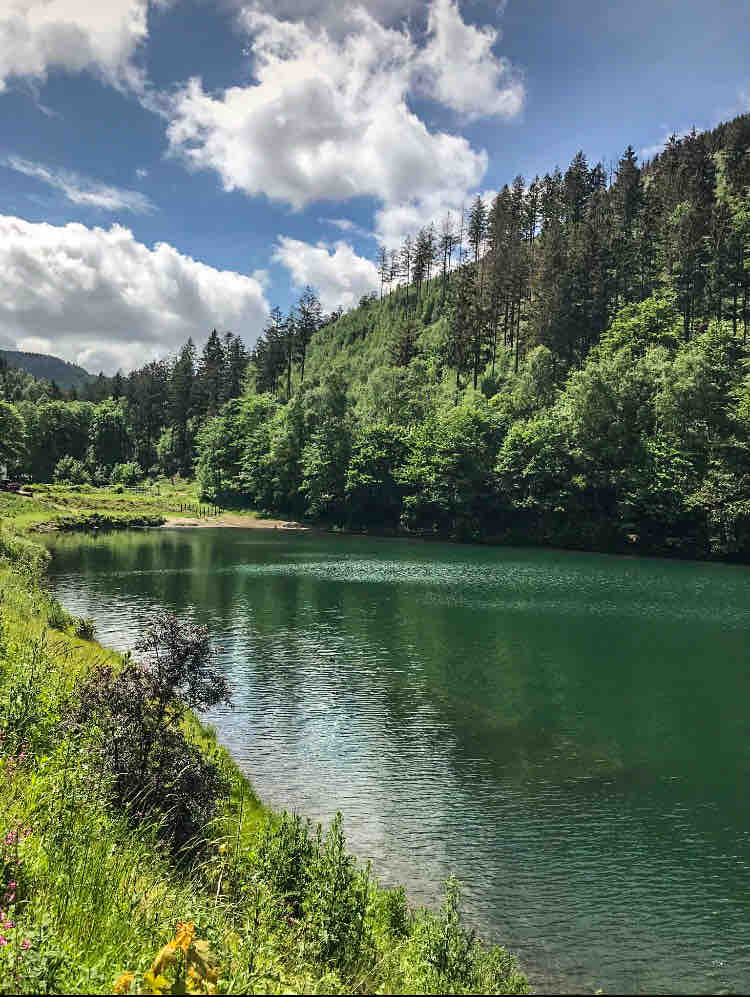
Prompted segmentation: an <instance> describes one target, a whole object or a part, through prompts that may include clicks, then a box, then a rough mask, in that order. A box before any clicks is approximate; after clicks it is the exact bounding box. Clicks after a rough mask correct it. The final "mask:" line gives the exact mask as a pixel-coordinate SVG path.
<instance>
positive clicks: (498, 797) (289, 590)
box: [54, 529, 750, 993]
mask: <svg viewBox="0 0 750 997" xmlns="http://www.w3.org/2000/svg"><path fill="white" fill-rule="evenodd" d="M54 548H55V554H56V557H55V562H54V575H55V583H56V587H57V590H58V594H59V597H60V599H61V601H62V602H63V603H64V604H65V605H66V606H67V607H68V608H69V609H70V610H71V611H72V612H75V613H79V614H84V615H91V616H93V617H94V618H95V619H96V621H97V624H98V634H99V636H100V639H101V640H102V641H103V642H104V643H108V644H111V645H113V646H116V647H118V648H124V647H128V646H132V644H133V642H134V640H135V639H136V637H137V635H138V633H139V631H140V628H141V626H142V623H143V621H144V619H145V618H146V617H147V615H148V613H149V611H150V610H152V609H153V608H154V607H155V606H166V607H168V608H169V609H171V610H173V611H176V612H178V613H181V614H186V615H187V616H190V617H193V618H196V619H198V620H200V621H203V622H205V623H207V624H208V625H209V626H210V628H211V630H212V632H213V633H214V635H215V638H216V641H217V643H218V644H219V645H220V646H221V648H222V651H221V662H222V667H223V668H225V669H226V671H227V673H228V674H229V676H230V677H231V679H232V681H233V683H234V688H235V690H236V696H235V706H234V708H233V709H232V710H231V711H225V712H221V713H216V714H215V715H212V716H211V717H210V719H211V720H212V722H214V723H215V724H216V725H217V727H218V729H219V731H220V735H221V738H222V740H223V741H224V743H225V744H226V745H227V746H228V747H229V748H230V750H231V752H232V753H233V755H234V757H235V758H236V759H237V761H238V762H239V763H240V764H241V765H242V767H243V768H244V769H245V770H246V771H247V772H248V774H249V775H250V777H251V779H252V781H253V783H254V784H255V786H256V788H257V790H258V792H259V794H260V796H261V797H262V798H263V799H264V800H265V801H266V802H267V803H269V804H271V805H273V806H275V807H288V808H293V809H295V810H298V811H301V812H303V813H305V814H308V815H309V816H311V817H313V818H317V819H326V820H327V819H329V818H330V817H331V816H332V815H333V814H334V813H335V811H336V810H337V809H339V808H340V809H341V810H342V811H343V813H344V815H345V824H346V827H347V830H348V837H349V841H350V844H351V847H352V849H353V851H355V852H356V853H357V854H359V855H361V856H363V857H367V858H371V859H372V860H373V862H374V865H375V870H376V872H377V874H378V875H379V877H380V878H381V880H382V881H384V882H389V881H395V880H401V881H403V882H405V884H406V885H407V887H408V890H409V893H410V896H411V898H412V899H413V900H416V901H423V902H427V903H433V904H434V903H436V902H437V899H438V897H439V893H440V883H441V880H442V879H443V878H444V877H445V876H446V875H447V874H448V873H449V872H455V873H456V874H457V875H458V876H459V878H460V879H461V880H462V882H463V883H464V886H465V894H464V903H465V908H466V910H467V912H468V914H469V917H470V919H471V920H472V922H473V923H475V924H476V925H477V926H478V927H479V928H480V930H481V931H482V932H483V933H484V934H485V935H486V936H489V937H491V938H492V939H494V940H497V941H502V942H503V943H505V944H507V945H509V946H510V947H511V948H513V949H515V950H516V951H517V952H518V953H519V954H520V956H521V958H522V961H523V963H524V965H525V967H526V969H527V971H528V972H529V974H530V976H531V980H532V983H533V985H534V987H535V988H536V989H538V990H546V991H552V992H555V991H561V990H562V991H568V992H570V991H573V992H589V993H592V992H593V991H594V990H595V989H596V988H598V987H602V988H604V990H605V992H607V993H618V992H619V993H623V992H626V993H634V992H652V993H654V992H661V993H675V992H681V993H690V992H698V991H701V992H717V991H724V992H737V993H746V992H747V991H748V989H750V820H749V818H750V802H749V794H748V776H749V775H750V708H749V704H750V669H748V648H749V647H750V644H749V643H748V637H749V635H750V605H749V603H748V582H749V581H750V569H748V568H744V567H735V566H727V565H715V564H697V563H688V562H676V561H662V560H657V559H637V558H617V557H608V556H605V555H595V554H578V553H566V552H559V551H541V550H521V549H507V548H506V549H498V548H493V549H486V548H478V547H467V546H452V545H445V544H427V543H419V542H409V541H399V540H378V539H369V538H368V539H365V538H352V537H334V536H311V535H305V534H290V533H284V532H277V531H245V530H213V529H201V530H193V531H184V530H183V531H176V530H175V531H167V530H162V531H152V532H138V533H126V534H113V535H110V536H103V537H98V538H95V539H86V538H84V539H82V538H77V537H68V538H60V539H59V540H57V541H55V542H54Z"/></svg>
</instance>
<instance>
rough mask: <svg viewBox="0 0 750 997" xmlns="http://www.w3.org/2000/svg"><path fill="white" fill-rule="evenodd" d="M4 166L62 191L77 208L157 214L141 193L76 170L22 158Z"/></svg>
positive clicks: (1, 161)
mask: <svg viewBox="0 0 750 997" xmlns="http://www.w3.org/2000/svg"><path fill="white" fill-rule="evenodd" d="M0 166H5V167H7V169H9V170H15V171H16V172H17V173H23V174H24V176H27V177H33V178H34V179H36V180H41V182H42V183H46V184H48V185H49V186H50V187H54V188H55V189H56V190H60V191H62V193H63V194H64V195H65V197H67V199H68V200H69V201H72V202H73V204H82V205H85V206H86V207H89V208H100V209H101V210H103V211H131V212H133V213H135V214H148V213H150V212H152V211H154V210H155V205H154V204H153V203H152V202H151V201H150V200H149V199H148V198H147V197H146V195H145V194H141V193H140V192H139V191H137V190H127V189H126V188H124V187H113V186H110V185H108V184H103V183H99V182H98V181H96V180H90V179H89V178H88V177H83V176H81V175H80V173H75V172H73V171H72V170H55V169H51V168H50V167H48V166H44V165H43V164H42V163H34V162H31V161H30V160H28V159H22V158H21V157H20V156H7V157H4V158H0Z"/></svg>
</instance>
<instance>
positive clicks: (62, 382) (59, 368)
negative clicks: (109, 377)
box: [0, 350, 93, 389]
mask: <svg viewBox="0 0 750 997" xmlns="http://www.w3.org/2000/svg"><path fill="white" fill-rule="evenodd" d="M0 363H4V364H5V365H6V366H7V367H10V368H12V369H15V370H24V371H26V373H27V374H31V375H32V376H33V377H36V378H43V379H44V380H46V381H50V382H51V383H54V384H56V385H57V386H58V387H60V388H63V389H65V388H73V387H75V388H80V387H82V386H83V385H84V384H86V383H87V382H88V381H91V380H92V379H93V375H91V374H89V372H88V371H87V370H84V369H83V367H79V366H78V364H74V363H69V362H68V361H67V360H61V359H60V357H53V356H50V355H49V354H48V353H24V352H22V351H21V350H0Z"/></svg>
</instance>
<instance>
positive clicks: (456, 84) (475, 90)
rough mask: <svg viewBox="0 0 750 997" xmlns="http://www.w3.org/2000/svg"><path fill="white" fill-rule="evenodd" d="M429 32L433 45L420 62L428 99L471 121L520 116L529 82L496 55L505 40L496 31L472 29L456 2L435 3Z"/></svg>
mask: <svg viewBox="0 0 750 997" xmlns="http://www.w3.org/2000/svg"><path fill="white" fill-rule="evenodd" d="M427 31H428V41H427V45H426V46H425V48H424V49H422V51H421V52H420V53H419V54H418V56H417V57H416V72H417V77H418V80H419V85H420V88H421V90H422V91H423V92H424V94H425V95H426V96H428V97H431V98H432V99H433V100H436V101H438V102H439V103H441V104H443V105H445V106H446V107H450V108H451V109H452V110H454V111H458V112H459V113H460V114H462V115H464V116H465V117H466V118H468V119H474V118H480V117H491V116H498V117H503V118H514V117H516V116H517V115H518V114H519V113H520V111H521V109H522V107H523V102H524V97H525V88H524V84H523V80H522V79H521V76H520V74H519V72H518V70H516V69H515V68H514V67H513V65H512V64H511V63H510V61H509V60H508V59H506V58H504V57H502V56H497V55H495V54H494V52H493V51H492V49H493V46H494V45H495V44H496V42H497V41H498V40H499V37H500V36H499V32H498V31H497V30H496V29H495V28H492V27H489V26H487V27H482V28H477V27H475V26H474V25H473V24H467V23H466V22H465V21H464V20H463V18H462V17H461V12H460V10H459V8H458V4H457V3H455V2H454V0H434V2H433V3H432V5H431V6H430V9H429V15H428V20H427Z"/></svg>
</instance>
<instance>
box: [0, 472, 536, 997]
mask: <svg viewBox="0 0 750 997" xmlns="http://www.w3.org/2000/svg"><path fill="white" fill-rule="evenodd" d="M52 494H53V496H54V499H55V501H57V499H60V498H68V497H70V491H68V492H63V491H61V490H58V491H54V492H53V493H52ZM79 494H80V493H75V495H76V498H78V496H79ZM84 495H85V497H86V498H87V499H90V500H91V501H94V500H96V501H101V495H100V494H99V493H97V495H96V496H89V494H88V493H84ZM7 498H8V497H7V496H3V509H4V514H5V515H6V517H7V511H5V510H7V509H8V508H9V507H10V509H11V512H12V513H13V521H14V522H18V520H19V518H21V519H23V517H19V516H18V514H17V513H16V511H15V510H16V508H17V507H16V506H15V505H14V502H17V501H22V500H19V499H17V498H16V499H14V500H11V502H8V501H7ZM112 498H113V501H115V500H117V501H120V500H121V496H113V497H112ZM166 498H167V500H168V501H171V502H174V501H175V500H176V499H175V496H174V495H171V496H167V497H166ZM139 500H140V496H139ZM29 501H30V502H32V503H33V504H34V508H33V509H32V510H30V511H28V512H27V513H26V514H25V515H27V516H31V517H32V518H31V520H29V519H26V520H25V522H26V523H29V522H31V524H32V525H33V524H34V522H37V520H35V519H34V518H33V517H34V516H37V515H39V516H41V515H42V514H45V513H47V512H48V507H47V506H46V505H45V502H46V501H48V499H47V496H46V495H45V496H44V497H42V496H41V495H40V496H38V497H35V498H34V499H33V500H29ZM177 501H178V502H179V499H177ZM60 504H62V503H60ZM72 508H75V509H81V508H82V506H72ZM97 508H99V509H101V505H99V506H98V507H97ZM162 508H163V506H162ZM89 509H91V506H89ZM110 511H111V509H110ZM48 558H49V555H48V554H46V552H45V551H44V550H43V548H41V547H40V546H39V545H38V544H36V543H35V542H34V541H33V540H32V539H30V538H28V537H22V536H18V535H17V534H14V533H11V532H10V530H8V529H7V527H6V529H5V530H4V531H3V532H2V533H0V939H2V941H0V993H106V992H112V990H113V987H114V984H115V980H120V983H119V988H120V992H132V993H152V992H153V993H177V992H186V991H187V992H214V989H215V991H216V992H219V993H442V992H457V993H458V992H472V993H474V992H487V993H489V992H494V993H523V992H526V987H527V984H526V980H525V977H524V976H523V974H522V973H521V972H520V970H519V969H518V967H517V965H516V963H515V961H514V960H513V959H512V957H511V956H509V955H508V954H507V953H506V952H505V951H504V950H502V949H486V948H485V947H483V946H481V945H479V944H477V943H474V942H472V941H471V936H470V935H469V934H468V933H467V932H466V931H465V929H464V928H463V927H462V925H461V923H460V918H459V915H458V906H457V905H458V898H457V894H456V892H455V887H454V886H453V885H451V886H449V889H448V894H447V897H446V900H445V902H444V905H443V908H442V909H441V912H440V913H439V914H431V913H428V912H427V911H424V910H419V911H409V910H408V908H407V907H406V903H405V898H404V894H403V891H402V890H384V889H382V888H380V887H379V886H378V885H377V883H376V882H375V880H374V879H373V878H372V877H371V876H370V875H369V873H368V872H366V871H365V870H363V869H362V868H361V867H360V866H359V865H357V863H355V861H354V860H353V859H352V858H351V857H350V856H348V854H347V853H346V851H345V848H344V840H343V836H342V833H341V828H340V825H339V824H338V823H337V822H334V825H333V827H332V829H331V831H329V833H328V834H327V835H326V836H323V835H321V834H320V833H319V834H318V835H317V837H316V835H315V833H314V831H312V832H311V833H308V832H307V831H305V830H304V824H303V823H301V822H299V821H297V822H295V821H294V820H292V819H291V818H289V817H287V816H281V817H279V816H278V815H275V814H272V813H269V812H268V811H267V810H266V809H265V808H264V807H263V806H262V804H261V803H260V801H259V800H258V799H257V797H256V796H255V794H254V792H253V790H252V787H251V786H250V784H249V783H248V781H247V780H246V779H245V777H244V776H243V775H242V773H241V772H240V771H239V770H238V769H237V767H236V766H235V765H234V763H233V762H232V760H231V759H230V757H229V755H228V754H227V752H226V751H225V749H224V748H223V747H221V745H219V744H218V742H217V740H216V735H215V733H214V732H213V731H212V730H211V729H210V728H208V727H206V726H205V725H202V724H201V723H200V722H199V721H198V720H197V718H195V717H194V716H192V715H188V718H187V720H186V722H185V732H186V734H187V736H188V738H189V739H190V740H191V741H193V742H194V743H195V744H196V745H197V746H198V747H199V748H200V750H201V751H202V752H203V753H204V754H205V755H207V756H209V757H211V758H212V759H213V760H214V761H215V762H216V763H217V764H218V765H219V766H220V768H221V770H222V771H223V773H224V775H225V777H226V780H227V784H228V786H229V790H228V793H227V795H226V798H224V799H222V800H220V801H219V806H218V809H217V816H216V819H215V820H214V821H213V822H212V823H211V825H210V826H209V827H206V828H205V832H204V841H203V843H202V847H201V850H200V858H199V860H197V861H193V862H192V863H191V864H190V865H186V864H182V865H181V864H178V863H176V861H175V860H174V858H172V857H170V855H169V853H168V852H167V851H166V850H165V847H164V846H163V844H162V843H161V839H160V837H159V833H158V827H155V826H154V825H153V824H149V823H147V822H144V821H143V819H141V820H140V821H139V822H134V820H133V819H129V817H128V815H127V814H125V813H118V812H116V811H114V810H113V808H112V806H111V804H110V802H109V800H110V799H111V797H110V795H109V794H108V792H107V785H106V780H105V778H104V776H103V773H102V771H100V770H98V769H97V765H96V762H95V758H96V756H95V755H92V753H91V752H90V750H88V749H87V742H86V740H85V738H84V739H83V740H81V738H80V736H79V735H77V734H76V731H75V728H74V727H72V726H71V725H70V724H69V723H67V721H66V718H67V717H68V716H69V714H70V711H71V707H72V706H73V704H75V702H76V694H77V690H78V689H79V688H80V687H81V683H82V681H83V680H84V679H85V678H86V676H88V675H90V674H91V673H92V672H95V670H96V669H97V668H99V667H101V666H102V665H104V664H113V665H115V666H118V664H119V663H121V662H122V661H123V660H124V659H123V658H121V656H119V655H117V654H116V653H114V652H112V651H108V650H106V649H104V648H102V647H101V646H100V645H99V644H97V643H96V642H95V641H93V640H91V639H82V637H79V636H77V635H76V632H78V633H82V634H84V635H85V636H87V637H90V631H89V630H88V628H87V627H85V626H81V621H77V620H75V619H73V618H72V617H70V616H69V615H68V614H67V613H66V612H65V611H64V609H63V608H62V607H60V606H59V604H58V603H57V602H56V600H55V599H54V597H53V596H52V595H51V594H50V593H49V592H48V591H47V589H46V587H45V584H44V574H43V572H44V569H45V567H46V564H47V562H48ZM11 884H15V885H11ZM186 923H187V924H188V925H189V927H188V928H183V929H181V933H179V934H178V928H179V925H180V924H183V925H185V924H186ZM191 939H192V940H191ZM180 940H181V943H180V944H178V942H180ZM164 946H167V947H166V948H164ZM157 953H160V958H159V959H158V960H157V961H156V962H155V958H156V956H157ZM190 967H192V972H193V977H192V982H191V979H190V977H186V975H185V974H186V971H187V970H188V969H189V968H190ZM123 974H130V975H126V976H124V977H123ZM149 974H150V975H149ZM160 974H161V975H160ZM126 988H127V989H126Z"/></svg>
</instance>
